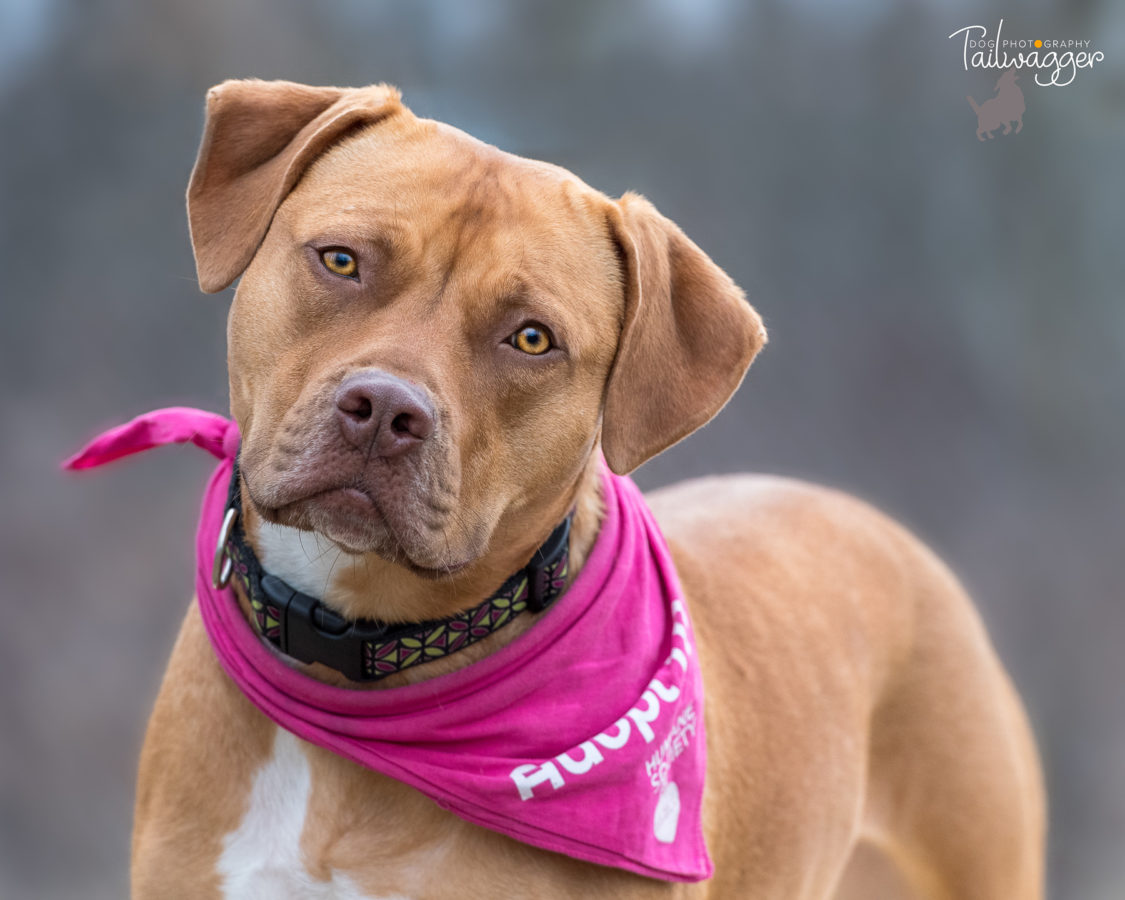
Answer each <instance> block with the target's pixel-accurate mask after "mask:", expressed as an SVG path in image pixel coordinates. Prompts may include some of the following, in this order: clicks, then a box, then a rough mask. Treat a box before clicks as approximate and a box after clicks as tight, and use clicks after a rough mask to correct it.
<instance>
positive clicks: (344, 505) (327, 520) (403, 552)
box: [247, 484, 473, 579]
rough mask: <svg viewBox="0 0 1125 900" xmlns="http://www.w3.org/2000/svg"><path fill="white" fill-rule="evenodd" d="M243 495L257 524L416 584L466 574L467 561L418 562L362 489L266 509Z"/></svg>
mask: <svg viewBox="0 0 1125 900" xmlns="http://www.w3.org/2000/svg"><path fill="white" fill-rule="evenodd" d="M247 493H248V494H249V496H250V500H251V502H252V503H253V504H254V508H255V509H256V510H257V511H258V513H259V514H260V515H261V517H262V518H263V519H265V520H266V521H267V522H272V523H274V524H276V525H285V526H288V527H290V528H296V529H298V530H300V531H310V532H315V533H317V534H321V535H323V536H324V537H326V538H328V539H329V540H330V541H332V542H333V543H334V544H336V545H337V546H338V547H340V548H341V549H342V550H344V551H345V552H346V553H350V554H353V555H357V556H358V555H362V554H365V553H374V554H376V555H378V556H380V557H382V558H383V559H385V560H387V561H388V562H393V563H395V564H397V565H400V566H402V567H403V568H406V569H408V570H409V571H410V572H412V573H414V574H415V575H418V576H420V577H422V578H429V579H441V578H448V577H450V576H452V575H455V574H457V573H458V572H461V571H462V570H464V569H466V568H468V567H469V566H470V565H471V564H472V562H473V560H472V559H461V560H457V559H454V560H453V561H450V562H446V561H444V560H437V559H435V560H432V561H431V560H430V559H426V560H425V562H423V561H421V560H420V559H419V556H420V555H421V554H419V553H418V551H417V550H414V551H413V552H411V550H410V549H408V546H407V542H406V541H405V540H404V539H403V538H402V536H401V535H400V534H399V533H398V531H397V530H396V529H395V527H394V525H393V523H392V521H391V520H390V517H389V516H388V515H386V513H385V512H384V510H383V508H382V507H381V505H380V503H379V501H378V499H377V498H376V496H375V495H374V494H373V493H372V492H371V491H369V490H367V489H366V488H364V487H362V486H357V485H352V484H347V485H338V486H334V487H329V488H326V489H320V490H316V491H314V492H312V493H310V494H308V495H306V496H303V497H299V498H296V499H293V500H287V501H286V502H284V503H283V504H281V505H279V506H269V505H268V504H263V503H260V502H258V500H257V499H255V497H254V494H253V491H251V490H250V486H249V484H247Z"/></svg>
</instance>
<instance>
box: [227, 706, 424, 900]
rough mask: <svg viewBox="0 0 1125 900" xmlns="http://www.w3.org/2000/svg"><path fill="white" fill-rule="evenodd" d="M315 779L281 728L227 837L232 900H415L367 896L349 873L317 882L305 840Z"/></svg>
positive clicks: (388, 895) (392, 895)
mask: <svg viewBox="0 0 1125 900" xmlns="http://www.w3.org/2000/svg"><path fill="white" fill-rule="evenodd" d="M311 787H312V775H311V771H310V767H309V761H308V758H307V757H306V756H305V753H304V751H303V750H302V749H301V746H300V743H299V741H298V740H297V738H296V737H294V736H293V735H292V734H290V733H289V732H287V731H284V730H283V729H280V728H279V729H277V735H276V737H275V739H274V746H273V753H272V755H271V756H270V757H269V759H267V760H266V762H265V763H264V764H263V765H262V766H261V768H260V769H259V770H258V771H257V773H256V774H255V776H254V781H253V784H252V785H251V788H250V795H249V803H248V806H247V810H246V813H245V815H244V816H243V818H242V821H241V823H240V824H239V826H238V828H236V829H235V830H234V831H232V832H230V833H229V834H227V835H226V836H225V837H224V838H223V850H222V854H221V856H220V857H219V861H218V864H217V869H218V873H219V875H220V877H221V879H222V896H223V897H224V898H228V900H409V898H406V897H405V896H404V895H402V894H399V893H386V894H373V893H369V892H364V891H362V890H361V889H360V888H359V886H358V885H357V884H356V883H355V881H354V880H353V879H352V878H350V877H348V876H347V875H346V874H343V873H339V872H332V873H331V877H330V878H328V879H326V880H325V879H318V878H314V877H313V875H312V874H311V873H310V872H309V870H308V869H307V868H306V865H305V859H304V858H303V854H302V849H301V836H302V834H303V832H304V830H305V823H306V818H307V815H308V806H309V797H310V792H311Z"/></svg>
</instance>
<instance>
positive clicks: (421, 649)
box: [212, 462, 573, 681]
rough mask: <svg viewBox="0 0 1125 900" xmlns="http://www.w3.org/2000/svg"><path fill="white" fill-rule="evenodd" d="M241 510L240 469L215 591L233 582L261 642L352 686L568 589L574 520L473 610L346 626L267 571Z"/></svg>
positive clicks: (425, 657) (461, 642)
mask: <svg viewBox="0 0 1125 900" xmlns="http://www.w3.org/2000/svg"><path fill="white" fill-rule="evenodd" d="M241 509H242V497H241V492H240V490H239V470H238V464H237V462H236V463H235V466H234V471H233V472H232V473H231V479H230V488H229V491H228V494H227V506H226V513H225V515H224V518H223V527H222V530H221V531H220V534H219V542H218V546H217V547H216V548H215V565H214V572H213V577H212V582H213V584H214V586H215V587H216V588H221V587H225V586H226V585H227V583H228V582H229V580H230V579H231V577H236V578H237V579H238V583H239V584H240V585H241V586H242V589H243V590H244V591H245V593H246V596H247V598H248V599H249V601H250V607H251V609H252V610H253V613H254V616H253V619H254V625H255V627H256V628H257V630H258V632H259V634H261V635H262V636H263V637H264V638H266V639H267V640H268V641H269V642H270V643H272V644H273V645H274V646H275V647H277V648H278V649H279V650H280V651H281V652H282V653H284V654H286V655H287V656H291V657H293V658H294V659H298V660H300V661H301V662H306V663H312V662H319V663H323V664H325V665H327V666H329V667H330V668H333V669H335V670H336V671H338V672H340V673H341V674H342V675H344V677H346V678H348V679H350V680H352V681H378V680H379V679H380V678H385V677H387V676H388V675H393V674H395V673H396V672H401V671H402V670H404V669H409V668H412V667H413V666H417V665H421V664H422V663H426V662H430V661H431V660H434V659H440V658H441V657H443V656H448V655H449V654H451V653H455V652H457V651H458V650H463V649H464V648H465V647H468V646H469V645H470V644H475V643H476V642H477V641H479V640H481V639H482V638H485V637H487V636H488V635H490V634H492V633H493V632H494V631H498V630H499V629H500V628H502V627H503V626H505V625H507V624H508V623H509V622H511V621H512V620H513V619H514V618H515V617H516V616H518V615H519V614H520V613H522V612H524V611H525V610H531V611H532V612H540V611H542V610H544V609H546V608H547V607H548V606H550V605H551V604H552V603H553V602H554V601H555V599H556V598H557V597H558V596H559V595H560V594H561V593H562V592H563V588H564V587H565V586H566V577H567V569H568V561H569V557H570V522H571V518H572V516H573V514H571V515H568V516H567V517H566V518H565V519H563V521H562V522H561V523H560V524H559V525H558V527H557V528H555V530H554V531H553V532H552V533H551V536H550V537H549V538H547V540H546V542H545V543H544V544H543V545H542V546H541V547H540V548H539V549H538V550H536V551H535V553H534V555H533V556H532V557H531V561H530V562H528V564H527V565H526V566H524V567H523V568H522V569H520V570H519V571H517V572H515V573H514V574H512V575H511V576H509V578H508V580H507V581H505V582H504V584H503V585H502V586H501V587H500V589H499V590H498V591H496V593H494V594H493V595H492V596H491V597H489V598H488V599H487V600H485V601H484V602H483V603H481V604H479V605H478V606H475V607H473V608H472V609H469V610H466V611H464V612H460V613H457V614H455V615H453V616H450V617H449V618H446V619H435V620H431V621H428V622H416V623H409V624H404V625H389V624H386V623H384V622H379V621H376V620H374V619H357V620H349V619H345V618H343V617H342V616H341V615H339V614H338V613H336V612H334V611H333V610H331V609H330V608H328V607H327V606H325V605H324V604H323V603H321V602H320V601H319V600H317V599H316V598H315V597H310V596H309V595H308V594H303V593H301V592H300V591H298V590H297V589H296V588H293V587H291V586H290V585H288V584H286V583H285V582H284V581H282V580H281V579H280V578H278V577H277V576H275V575H270V574H268V573H267V572H265V571H264V570H263V569H262V565H261V563H260V562H259V561H258V557H257V556H256V555H255V553H254V551H253V550H252V549H251V547H250V545H249V544H248V543H247V541H246V535H245V533H244V531H243V529H242V521H241Z"/></svg>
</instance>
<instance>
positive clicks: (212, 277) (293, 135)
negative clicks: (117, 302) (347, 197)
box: [187, 80, 403, 294]
mask: <svg viewBox="0 0 1125 900" xmlns="http://www.w3.org/2000/svg"><path fill="white" fill-rule="evenodd" d="M402 109H403V107H402V105H401V104H400V102H399V94H398V91H397V90H395V89H394V88H392V87H389V86H387V85H382V84H380V85H372V86H371V87H366V88H335V87H307V86H305V85H303V84H294V83H292V82H289V81H257V80H249V81H225V82H223V83H222V84H220V85H218V86H216V87H213V88H211V90H210V91H209V92H208V93H207V124H206V126H205V127H204V131H203V141H202V143H201V144H200V147H199V156H198V157H197V159H196V161H195V168H194V169H193V170H192V173H191V182H190V183H189V184H188V193H187V205H188V225H189V226H190V228H191V244H192V249H193V250H194V251H195V267H196V271H197V272H198V273H199V286H200V287H201V288H202V289H203V290H204V291H206V292H207V293H208V294H212V293H214V292H215V291H221V290H222V289H223V288H225V287H227V286H228V285H229V284H230V283H231V282H233V281H234V280H235V279H236V278H237V277H238V276H239V275H241V274H242V272H243V271H244V270H245V269H246V267H247V266H248V265H249V264H250V260H251V259H253V258H254V254H255V253H256V252H257V250H258V247H259V246H260V245H261V243H262V239H263V238H264V237H265V236H266V231H267V230H268V229H269V226H270V222H271V221H272V220H273V215H274V213H275V212H276V211H277V208H278V206H280V205H281V201H282V200H284V199H285V197H286V195H287V194H288V193H289V192H290V191H291V190H292V189H293V187H294V185H296V183H297V180H298V179H299V178H300V177H301V175H302V173H303V172H304V171H305V169H307V168H308V167H309V164H310V163H311V162H312V161H313V159H314V158H315V157H316V156H317V155H319V154H320V153H321V152H322V151H323V150H324V149H325V148H326V147H328V146H329V145H330V144H332V143H333V142H335V141H337V140H339V138H340V137H342V136H343V135H344V134H345V133H346V132H348V131H350V130H352V129H354V128H356V127H358V126H362V125H366V124H369V123H372V122H376V121H378V120H380V119H383V118H385V117H386V116H389V115H391V114H393V113H395V112H398V111H400V110H402Z"/></svg>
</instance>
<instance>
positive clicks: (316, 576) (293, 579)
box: [258, 522, 354, 599]
mask: <svg viewBox="0 0 1125 900" xmlns="http://www.w3.org/2000/svg"><path fill="white" fill-rule="evenodd" d="M258 553H259V557H260V559H261V563H262V567H263V568H264V569H265V570H266V571H267V572H269V573H270V574H271V575H276V576H277V577H278V578H280V579H281V580H282V581H284V582H286V583H287V584H290V585H292V586H293V587H295V588H296V589H297V590H299V591H300V592H301V593H303V594H308V595H309V596H310V597H316V598H318V599H320V598H323V597H324V596H325V595H326V594H327V593H328V588H329V585H330V584H331V582H332V575H333V573H335V572H338V571H339V569H340V567H341V566H347V565H349V564H350V562H351V560H352V559H354V557H351V556H349V555H348V554H346V553H345V552H344V551H343V550H341V549H340V548H339V547H338V546H336V545H335V544H334V543H332V541H330V540H328V538H326V537H324V535H322V534H317V533H316V532H312V531H300V530H298V529H296V528H290V527H288V526H287V525H274V524H273V523H272V522H262V523H261V525H260V527H259V529H258Z"/></svg>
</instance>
